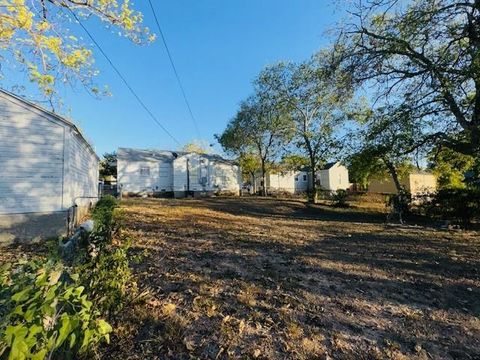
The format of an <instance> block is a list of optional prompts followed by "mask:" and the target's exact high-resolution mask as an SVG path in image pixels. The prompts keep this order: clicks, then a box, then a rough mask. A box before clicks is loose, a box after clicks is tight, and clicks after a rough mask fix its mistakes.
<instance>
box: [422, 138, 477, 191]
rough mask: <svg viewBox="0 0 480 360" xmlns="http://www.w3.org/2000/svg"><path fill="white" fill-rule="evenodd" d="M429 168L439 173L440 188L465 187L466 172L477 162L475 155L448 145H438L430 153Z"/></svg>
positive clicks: (438, 183)
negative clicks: (458, 150) (464, 152)
mask: <svg viewBox="0 0 480 360" xmlns="http://www.w3.org/2000/svg"><path fill="white" fill-rule="evenodd" d="M428 160H429V168H430V169H431V170H432V171H433V173H434V174H435V175H437V185H438V187H439V189H465V188H466V186H467V184H466V182H465V174H466V173H467V172H468V171H471V170H472V169H473V167H474V164H475V159H474V158H473V156H469V155H464V154H461V153H458V152H456V151H453V150H452V149H449V148H446V147H436V148H434V149H433V150H432V151H431V152H430V153H429V155H428Z"/></svg>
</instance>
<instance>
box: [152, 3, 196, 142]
mask: <svg viewBox="0 0 480 360" xmlns="http://www.w3.org/2000/svg"><path fill="white" fill-rule="evenodd" d="M148 3H149V4H150V8H151V9H152V13H153V17H154V19H155V22H156V24H157V28H158V32H159V33H160V37H161V38H162V42H163V45H164V46H165V50H166V51H167V55H168V59H169V60H170V65H172V69H173V73H174V74H175V77H176V79H177V82H178V86H179V87H180V91H181V92H182V96H183V100H184V101H185V105H187V109H188V112H189V113H190V117H191V118H192V122H193V125H194V126H195V131H196V132H197V135H198V137H201V135H200V130H199V128H198V124H197V120H196V119H195V116H194V115H193V111H192V107H191V106H190V102H189V101H188V98H187V94H186V93H185V89H184V87H183V85H182V81H181V80H180V76H179V75H178V71H177V67H176V66H175V63H174V62H173V57H172V54H171V53H170V49H169V48H168V45H167V40H166V39H165V35H164V34H163V31H162V27H161V26H160V21H159V20H158V17H157V13H156V12H155V8H154V7H153V4H152V1H151V0H148Z"/></svg>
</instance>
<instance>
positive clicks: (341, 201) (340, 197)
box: [332, 189, 348, 207]
mask: <svg viewBox="0 0 480 360" xmlns="http://www.w3.org/2000/svg"><path fill="white" fill-rule="evenodd" d="M347 198H348V192H347V190H342V189H339V190H337V191H335V192H334V193H333V194H332V201H333V206H335V207H348V204H347Z"/></svg>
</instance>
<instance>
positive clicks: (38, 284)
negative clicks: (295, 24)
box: [0, 196, 135, 359]
mask: <svg viewBox="0 0 480 360" xmlns="http://www.w3.org/2000/svg"><path fill="white" fill-rule="evenodd" d="M116 208H117V201H116V200H115V199H114V198H113V197H111V196H106V197H104V198H102V199H101V200H100V201H99V202H98V203H97V205H96V206H95V208H94V210H93V212H92V218H93V219H94V221H95V224H94V230H93V232H92V233H90V234H89V236H88V238H86V239H85V241H83V242H82V243H81V246H79V247H78V248H77V249H76V252H75V253H74V259H73V260H71V259H69V261H68V266H67V265H66V262H63V261H62V260H61V258H60V257H59V256H57V254H55V253H54V252H52V254H51V255H50V256H49V258H50V259H37V260H32V261H28V262H27V261H24V262H22V263H19V264H15V265H13V266H12V265H11V266H9V267H4V268H2V269H1V270H0V359H3V358H4V357H5V358H8V359H44V358H52V357H55V356H57V357H61V358H78V357H79V356H81V355H82V354H83V355H85V354H87V353H89V352H90V351H92V350H93V349H95V347H96V346H97V345H98V344H99V343H100V342H101V341H104V340H105V341H109V333H110V332H111V331H112V328H111V326H110V325H109V324H108V323H107V322H106V321H105V320H103V319H102V317H105V316H107V315H111V314H114V313H115V312H117V311H118V310H120V309H121V308H122V306H123V304H124V303H125V302H126V301H127V293H128V292H129V290H134V289H135V283H133V282H132V281H131V280H132V274H131V270H130V267H129V261H128V256H127V252H128V248H129V246H130V243H129V242H128V241H121V240H120V239H119V240H118V241H117V240H115V242H116V243H115V244H114V241H113V236H114V234H115V233H116V232H118V230H119V228H120V226H121V221H120V219H121V213H119V212H118V211H117V209H116ZM93 304H94V305H93Z"/></svg>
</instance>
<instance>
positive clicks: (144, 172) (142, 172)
mask: <svg viewBox="0 0 480 360" xmlns="http://www.w3.org/2000/svg"><path fill="white" fill-rule="evenodd" d="M140 176H150V168H149V167H148V166H144V167H141V168H140Z"/></svg>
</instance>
